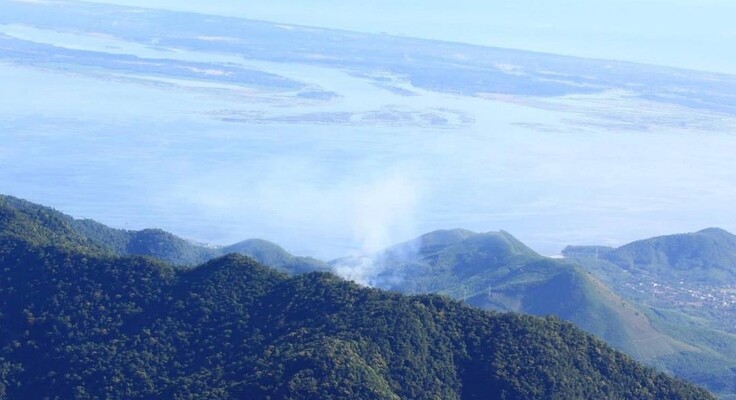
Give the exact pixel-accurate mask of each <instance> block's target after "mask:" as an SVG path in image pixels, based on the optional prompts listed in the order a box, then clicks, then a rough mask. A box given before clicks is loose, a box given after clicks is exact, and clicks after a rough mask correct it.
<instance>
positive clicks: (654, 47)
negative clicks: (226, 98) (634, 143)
mask: <svg viewBox="0 0 736 400" xmlns="http://www.w3.org/2000/svg"><path fill="white" fill-rule="evenodd" d="M103 2H107V3H115V4H125V5H135V6H143V7H151V8H164V9H173V10H187V11H194V12H201V13H209V14H221V15H233V16H239V17H244V18H253V19H263V20H270V21H277V22H288V23H294V24H303V25H311V26H321V27H330V28H341V29H347V30H355V31H364V32H386V33H390V34H397V35H404V36H414V37H426V38H434V39H443V40H451V41H460V42H468V43H479V44H484V45H492V46H499V47H508V48H518V49H527V50H536V51H543V52H549V53H558V54H568V55H579V56H586V57H596V58H608V59H617V60H629V61H638V62H645V63H652V64H660V65H670V66H678V67H685V68H693V69H701V70H709V71H720V72H729V73H736V49H734V46H733V43H734V42H736V24H734V23H733V21H734V20H736V2H734V1H731V0H697V1H696V0H690V1H686V0H618V1H590V0H555V1H549V0H514V1H504V2H500V1H490V2H489V1H487V0H456V1H447V0H421V1H419V0H351V1H344V0H310V1H305V0H298V1H297V0H279V1H269V2H266V1H253V0H208V1H207V2H181V1H179V0H145V1H144V0H109V1H103Z"/></svg>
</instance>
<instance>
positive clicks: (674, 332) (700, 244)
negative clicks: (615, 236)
mask: <svg viewBox="0 0 736 400" xmlns="http://www.w3.org/2000/svg"><path fill="white" fill-rule="evenodd" d="M563 254H564V255H565V257H566V259H568V260H569V261H570V262H574V263H577V264H579V265H581V266H582V267H583V268H585V269H586V270H588V271H591V272H592V273H593V274H595V275H596V276H597V277H599V278H600V279H601V280H602V281H603V282H605V283H606V286H608V287H610V288H612V290H614V291H616V292H617V293H619V294H621V295H622V296H623V297H625V298H627V299H631V301H633V302H636V303H639V304H641V305H642V307H643V308H644V309H645V311H646V313H647V315H648V316H649V317H650V320H651V321H652V323H653V326H654V327H655V328H656V329H657V330H658V331H660V332H666V333H667V334H668V336H670V337H672V338H674V339H676V340H679V341H682V342H685V343H687V344H688V345H690V346H693V347H694V348H696V349H697V351H695V352H683V353H679V354H671V355H662V356H659V357H655V358H654V359H652V360H651V363H652V364H654V365H658V366H660V367H663V368H666V369H667V370H670V371H672V372H674V373H676V374H677V375H678V376H681V377H685V378H687V379H690V380H693V381H696V382H699V383H702V384H704V385H706V386H707V387H709V388H710V389H711V390H713V391H715V392H718V393H719V394H720V395H721V397H722V398H724V399H725V398H728V399H733V398H736V394H735V393H736V373H735V372H734V371H736V361H734V360H736V329H734V326H736V325H735V324H736V314H734V301H735V299H734V298H733V297H732V296H731V294H730V293H731V291H732V289H733V282H734V278H736V236H734V235H732V234H731V233H729V232H727V231H725V230H723V229H719V228H708V229H704V230H701V231H698V232H694V233H685V234H676V235H667V236H659V237H655V238H651V239H644V240H638V241H635V242H632V243H629V244H626V245H624V246H621V247H618V248H610V247H602V246H568V247H567V248H565V250H564V251H563Z"/></svg>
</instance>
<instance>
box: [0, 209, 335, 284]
mask: <svg viewBox="0 0 736 400" xmlns="http://www.w3.org/2000/svg"><path fill="white" fill-rule="evenodd" d="M0 228H2V231H1V232H2V234H3V235H9V234H13V235H14V236H15V237H19V238H22V239H27V240H29V241H31V242H34V243H39V244H49V243H51V242H54V243H56V244H64V245H65V246H71V247H75V248H76V249H78V250H80V251H86V250H88V249H94V251H96V252H103V253H109V254H114V255H119V256H123V255H141V256H149V257H153V258H157V259H160V260H162V261H165V262H168V263H171V264H174V265H178V266H194V265H197V264H201V263H204V262H206V261H208V260H211V259H213V258H216V257H220V256H223V255H225V254H228V253H239V254H244V255H248V256H251V257H253V258H255V259H256V260H257V261H259V262H261V263H263V264H266V265H269V266H271V267H274V268H277V269H281V270H283V271H286V272H289V273H303V272H308V271H324V270H327V269H328V267H327V264H326V263H323V262H321V261H319V260H315V259H313V258H310V257H297V256H294V255H292V254H289V253H288V252H287V251H286V250H284V249H283V248H281V247H280V246H278V245H276V244H274V243H270V242H268V241H265V240H260V239H251V240H246V241H243V242H241V243H237V244H234V245H231V246H227V247H220V248H213V247H207V246H203V245H199V244H195V243H193V242H191V241H188V240H185V239H182V238H180V237H178V236H176V235H173V234H171V233H169V232H165V231H163V230H160V229H144V230H141V231H129V230H123V229H115V228H110V227H108V226H106V225H103V224H101V223H99V222H96V221H93V220H89V219H74V218H72V217H71V216H68V215H66V214H63V213H61V212H58V211H56V210H54V209H52V208H49V207H44V206H40V205H37V204H34V203H31V202H29V201H25V200H21V199H18V198H15V197H11V196H3V195H0Z"/></svg>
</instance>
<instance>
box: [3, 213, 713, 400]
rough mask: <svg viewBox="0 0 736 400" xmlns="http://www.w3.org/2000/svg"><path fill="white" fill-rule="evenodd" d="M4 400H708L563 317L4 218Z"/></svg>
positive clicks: (47, 217)
mask: <svg viewBox="0 0 736 400" xmlns="http://www.w3.org/2000/svg"><path fill="white" fill-rule="evenodd" d="M0 210H1V212H2V214H0V399H44V398H48V399H72V398H74V399H159V398H172V399H187V398H198V399H208V398H209V399H227V398H233V399H236V398H237V399H244V398H248V399H313V398H345V399H348V398H349V399H361V398H362V399H400V398H406V399H480V398H487V399H599V398H607V399H708V398H712V397H711V396H710V395H709V394H708V393H707V392H706V391H704V390H702V389H700V388H697V387H695V386H692V385H690V384H687V383H684V382H681V381H678V380H675V379H673V378H670V377H668V376H666V375H664V374H661V373H658V372H656V371H654V370H652V369H650V368H647V367H644V366H642V365H640V364H638V363H636V362H635V361H633V360H632V359H630V358H629V357H628V356H625V355H623V354H622V353H619V352H616V351H614V350H612V349H611V348H610V347H608V346H607V345H606V344H604V343H603V342H601V341H599V340H597V339H595V338H593V337H592V336H590V335H588V334H586V333H584V332H582V331H581V330H579V329H578V328H575V327H574V326H573V325H571V324H569V323H566V322H563V321H561V320H559V319H556V318H553V317H548V318H537V317H531V316H523V315H518V314H499V313H492V312H487V311H482V310H479V309H475V308H471V307H468V306H465V305H463V304H460V303H459V302H456V301H453V300H450V299H448V298H446V297H442V296H436V295H418V296H404V295H400V294H395V293H388V292H384V291H380V290H377V289H370V288H363V287H359V286H358V285H356V284H354V283H350V282H346V281H344V280H342V279H340V278H337V277H335V276H333V275H331V274H328V273H323V272H312V273H308V274H302V275H297V276H288V275H286V274H284V273H283V272H279V271H277V270H274V269H271V268H269V267H265V266H263V265H261V264H259V263H257V262H256V261H255V260H253V259H252V258H249V257H246V256H242V255H234V254H232V255H227V256H224V257H221V258H218V259H215V260H212V261H209V262H207V263H205V264H203V265H200V266H197V267H194V268H181V267H176V266H174V265H172V264H171V263H167V262H164V261H158V260H156V259H154V258H151V257H144V256H122V257H121V256H119V255H116V254H115V252H114V251H111V250H110V249H109V248H107V247H104V246H100V245H98V244H95V243H94V242H91V241H90V240H89V239H88V238H87V237H86V236H85V235H81V234H79V233H78V231H76V230H74V229H70V228H69V226H68V225H67V224H68V222H69V221H66V222H65V221H63V220H62V221H59V220H58V219H56V217H55V215H54V214H48V212H49V210H48V209H45V208H38V209H36V210H31V211H29V210H25V211H24V212H19V211H18V210H17V209H15V208H13V207H0Z"/></svg>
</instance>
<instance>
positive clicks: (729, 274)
mask: <svg viewBox="0 0 736 400" xmlns="http://www.w3.org/2000/svg"><path fill="white" fill-rule="evenodd" d="M591 249H595V247H594V246H570V247H567V248H566V249H565V250H564V254H565V255H566V256H567V257H570V258H590V257H591V256H593V257H595V256H596V255H597V258H598V259H599V260H605V261H608V262H610V263H613V264H615V265H617V266H618V267H620V268H622V269H623V270H625V271H626V272H628V273H631V274H650V275H656V276H657V277H658V278H659V279H661V280H680V279H687V280H689V281H697V282H704V283H707V282H726V281H733V280H734V278H736V236H734V235H732V234H731V233H729V232H727V231H725V230H723V229H719V228H708V229H703V230H701V231H698V232H694V233H685V234H678V235H668V236H660V237H655V238H651V239H645V240H639V241H636V242H632V243H629V244H627V245H624V246H621V247H619V248H616V249H613V248H602V247H599V249H600V250H599V251H598V252H597V254H596V252H595V251H591Z"/></svg>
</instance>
